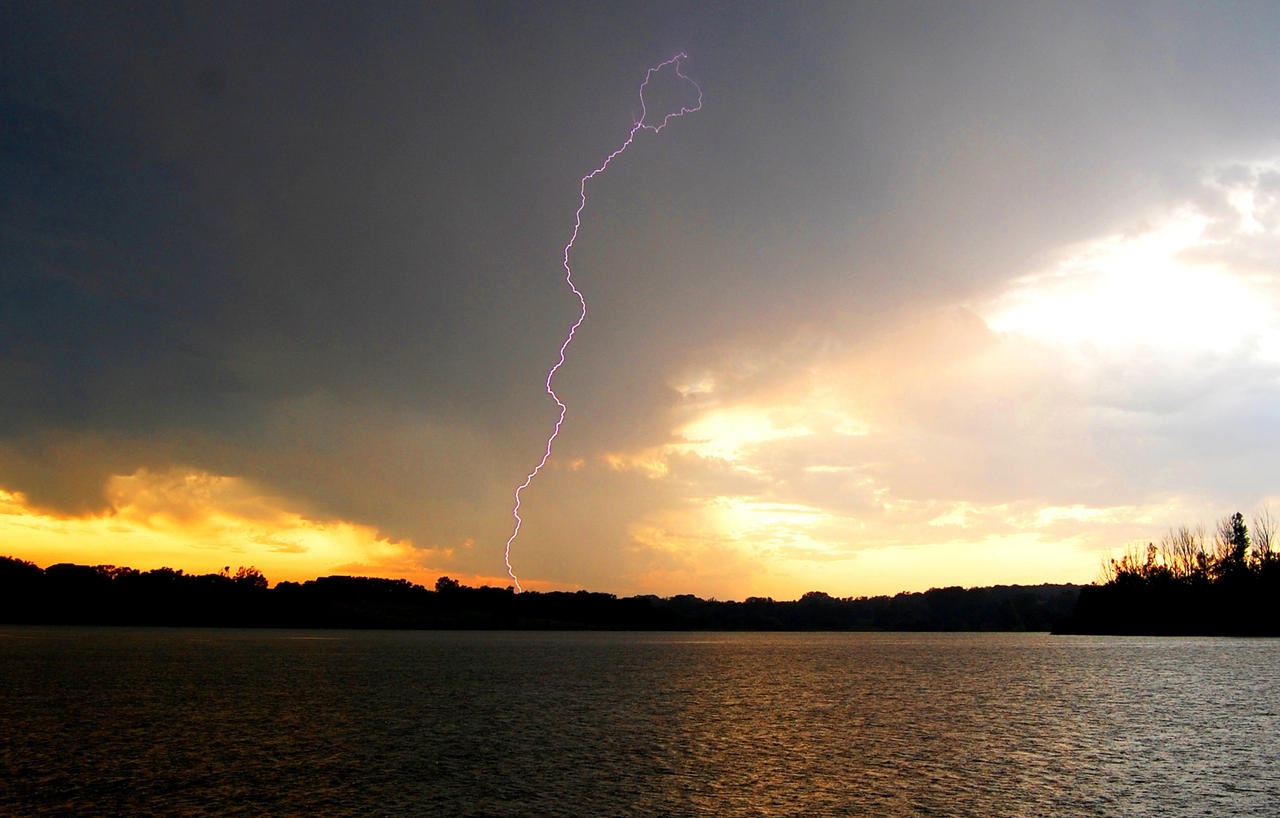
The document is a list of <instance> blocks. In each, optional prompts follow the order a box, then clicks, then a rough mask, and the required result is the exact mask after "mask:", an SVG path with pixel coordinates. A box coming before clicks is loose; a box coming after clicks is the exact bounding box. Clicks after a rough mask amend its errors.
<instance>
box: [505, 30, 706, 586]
mask: <svg viewBox="0 0 1280 818" xmlns="http://www.w3.org/2000/svg"><path fill="white" fill-rule="evenodd" d="M687 59H689V55H688V54H686V53H685V52H683V51H681V52H680V53H678V54H676V55H675V56H673V57H671V59H669V60H665V61H663V62H660V63H658V64H657V65H655V66H653V67H652V68H650V69H649V70H648V71H647V72H645V75H644V80H643V81H642V82H641V83H640V118H639V121H637V122H636V123H635V124H634V125H632V127H631V132H630V133H628V134H627V138H626V139H625V140H623V142H622V144H621V145H619V146H618V147H617V148H616V149H615V150H614V151H613V152H612V153H610V154H609V155H608V156H606V157H605V159H604V162H602V163H601V164H600V166H599V167H597V168H596V169H595V170H593V171H591V172H590V173H588V174H587V175H586V176H583V177H582V179H581V180H580V181H579V183H578V210H577V212H576V213H574V221H573V233H572V235H570V237H569V243H568V244H566V245H565V246H564V280H565V283H566V284H568V285H569V289H570V290H571V291H572V292H573V295H574V297H575V298H577V299H578V306H579V308H580V311H579V313H578V320H576V321H574V322H573V325H572V326H570V327H569V332H568V334H567V335H566V336H565V339H564V342H563V343H561V344H560V358H559V360H557V361H556V363H555V365H554V366H552V367H551V370H550V371H549V372H547V384H546V391H547V394H548V395H550V396H551V399H552V400H553V401H555V403H556V406H558V407H559V408H560V416H559V417H558V418H557V419H556V424H555V428H554V429H552V430H551V434H550V436H548V437H547V444H546V448H545V450H544V451H543V453H542V459H541V460H539V461H538V465H536V466H534V467H533V471H531V472H529V474H528V475H527V476H526V477H525V478H524V482H523V483H521V484H520V485H519V486H517V487H516V493H515V505H514V506H513V507H512V509H511V516H512V517H514V518H515V521H516V524H515V529H514V530H513V531H512V532H511V536H510V537H509V538H507V547H506V550H505V552H504V554H503V560H504V561H505V562H506V564H507V575H508V576H510V577H511V581H512V582H514V583H515V586H516V591H523V590H524V588H522V587H520V579H519V577H517V576H516V572H515V569H514V568H512V566H511V544H512V543H513V542H515V540H516V537H518V536H519V535H520V526H521V524H522V523H523V522H524V520H523V518H521V516H520V496H521V494H523V493H524V490H525V489H527V488H529V484H530V483H532V482H533V478H535V477H537V476H538V473H539V472H541V471H542V467H543V466H545V465H547V461H548V460H550V459H551V447H552V445H553V444H554V443H555V441H556V438H557V437H559V436H560V427H561V425H563V424H564V417H565V414H566V413H567V412H568V410H569V408H568V407H567V406H565V404H564V401H562V400H560V396H559V395H558V394H556V391H555V389H553V388H552V387H551V381H552V379H553V378H555V376H556V372H558V371H560V367H562V366H564V356H565V350H567V349H568V348H569V344H571V343H572V342H573V337H574V335H576V334H577V332H578V327H580V326H582V322H583V321H585V320H587V299H586V298H584V297H583V295H582V292H581V291H580V290H579V289H578V288H577V286H576V285H574V283H573V268H572V267H570V266H569V252H570V251H571V250H572V249H573V245H574V242H576V241H577V240H578V231H580V230H581V229H582V211H583V209H585V208H586V206H587V182H588V181H590V180H592V179H594V178H596V177H597V176H599V175H600V174H602V173H604V172H605V171H606V170H608V169H609V165H610V163H612V162H613V160H614V159H616V158H617V157H619V156H621V155H622V153H623V151H625V150H626V149H627V148H629V147H631V143H632V142H633V141H635V138H636V134H638V133H639V132H640V131H642V130H645V131H652V132H653V133H655V134H658V133H661V132H662V129H663V128H665V127H667V125H668V123H670V122H671V120H673V119H678V118H680V117H682V116H684V115H685V114H691V113H693V112H694V111H698V110H701V109H702V87H701V86H699V85H698V83H696V82H694V81H693V80H692V79H690V78H689V77H688V76H686V75H685V74H684V72H683V71H682V70H681V65H680V62H681V60H687ZM667 67H671V68H672V70H673V71H674V72H675V75H676V76H677V77H678V78H679V79H680V80H682V81H683V82H687V83H689V84H690V85H692V86H693V89H694V90H695V91H697V93H698V101H697V102H695V103H694V105H693V107H692V108H690V107H688V106H685V105H681V106H680V110H678V111H670V112H668V113H666V114H665V115H664V116H663V117H662V121H661V122H658V123H656V124H648V123H646V121H645V120H647V119H648V118H649V111H648V108H647V107H646V106H645V100H644V92H645V89H646V88H648V87H649V81H650V80H651V79H653V76H654V75H655V74H657V73H658V72H660V71H662V70H663V69H665V68H667Z"/></svg>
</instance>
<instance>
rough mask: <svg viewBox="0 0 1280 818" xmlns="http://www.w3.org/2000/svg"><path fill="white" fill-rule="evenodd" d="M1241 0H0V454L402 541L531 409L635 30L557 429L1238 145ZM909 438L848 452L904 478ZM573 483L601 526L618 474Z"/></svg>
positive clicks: (1258, 134) (513, 471)
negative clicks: (236, 492) (660, 103)
mask: <svg viewBox="0 0 1280 818" xmlns="http://www.w3.org/2000/svg"><path fill="white" fill-rule="evenodd" d="M1278 14H1280V12H1277V10H1276V9H1275V8H1274V7H1271V6H1268V5H1265V4H1258V5H1240V6H1234V7H1232V8H1231V10H1230V12H1224V11H1222V10H1220V9H1218V8H1216V7H1212V6H1197V5H1183V4H1164V3H1157V4H1129V5H1124V6H1121V7H1118V8H1116V7H1112V6H1111V5H1107V4H1098V5H1080V4H1069V5H1068V4H1019V5H1014V6H1010V5H1008V4H997V3H990V4H988V3H972V4H954V3H938V4H906V3H894V4H880V3H874V4H872V3H868V4H849V3H832V4H816V3H807V4H763V3H761V4H733V5H725V6H720V5H716V4H706V3H695V4H678V3H669V4H656V5H649V6H646V7H645V8H643V9H640V8H630V7H621V6H616V5H614V4H604V5H601V4H572V3H565V4H560V3H557V4H549V5H548V4H517V3H482V4H466V5H463V4H457V5H453V4H419V5H410V4H394V5H393V4H384V5H375V6H372V7H366V6H362V5H358V4H350V5H324V6H321V5H304V6H298V5H291V4H284V3H263V4H252V5H238V6H228V5H226V4H208V5H202V4H194V3H183V4H173V5H164V4H112V5H110V6H93V5H70V4H41V5H21V4H11V5H8V6H6V7H5V8H4V9H3V10H2V11H0V60H2V62H0V123H3V125H2V127H0V175H2V176H3V178H4V180H5V182H4V184H3V185H2V186H0V196H2V197H3V199H0V204H2V210H0V230H2V232H0V487H3V488H6V489H12V490H22V491H24V492H27V493H28V494H29V495H30V496H31V497H33V498H37V499H39V500H40V501H41V502H43V503H46V504H49V505H53V506H55V507H58V508H62V509H68V510H76V511H82V510H84V509H85V508H89V507H93V506H94V505H95V503H101V481H102V480H103V479H105V477H106V476H108V475H110V474H120V473H126V474H127V473H130V472H131V471H133V470H134V469H136V468H139V467H141V466H144V465H147V466H160V465H163V464H164V463H166V462H170V463H177V464H180V465H186V466H192V467H196V468H204V469H210V470H214V471H217V472H219V473H225V474H241V475H246V476H250V477H252V478H254V479H255V480H257V481H259V482H261V483H262V484H264V485H268V486H272V487H275V488H277V489H279V490H280V491H282V492H285V493H287V494H288V495H289V496H290V497H291V498H294V499H295V500H296V501H298V502H301V503H306V504H309V506H308V507H309V508H311V509H312V510H313V511H314V513H315V514H316V515H317V516H318V517H324V516H325V515H335V516H340V517H343V518H347V519H353V520H357V521H360V522H367V523H371V524H373V525H375V526H379V527H380V528H381V529H383V530H385V531H386V532H390V533H392V534H394V535H395V536H407V537H414V538H415V541H416V540H418V539H420V540H423V542H420V543H418V544H420V545H424V546H425V545H427V544H429V542H427V541H454V540H458V539H461V538H463V537H468V536H483V537H489V538H493V539H497V538H499V537H500V536H501V535H502V533H503V529H504V528H505V527H506V526H507V525H508V518H507V517H506V514H507V509H506V508H505V507H504V506H505V503H506V500H507V497H506V495H507V493H508V492H509V488H508V486H509V484H511V485H513V484H514V482H515V479H516V478H517V477H518V476H519V475H520V474H521V473H522V472H523V470H524V469H526V468H527V467H528V466H529V465H531V464H532V462H533V458H534V457H535V455H536V454H537V448H538V445H537V444H538V438H539V437H540V436H541V435H543V434H545V432H546V430H547V427H548V424H549V422H550V420H551V418H552V417H554V412H553V409H554V407H553V406H552V405H550V403H549V401H547V400H546V398H545V396H544V395H543V394H542V392H541V390H542V380H543V377H544V373H545V371H546V367H547V366H548V365H549V364H550V363H551V362H552V360H554V350H555V348H556V345H557V344H558V343H559V340H560V338H561V337H562V333H563V331H564V328H565V327H566V326H567V325H568V323H569V322H570V321H571V320H572V318H573V315H574V306H575V305H574V303H573V301H572V299H571V298H570V297H568V295H567V293H566V290H565V288H564V287H563V283H562V281H561V272H562V271H561V270H560V267H559V264H560V252H561V249H562V247H563V244H564V242H565V241H566V240H567V238H568V233H569V229H570V228H571V226H572V222H571V217H572V212H573V207H574V206H575V205H576V193H577V190H576V187H577V180H578V179H579V178H580V176H581V175H582V174H583V173H584V172H586V171H587V170H589V169H590V168H591V167H594V166H595V164H596V163H597V162H598V161H599V160H600V158H602V157H603V156H604V155H606V154H607V153H608V151H610V150H612V149H613V148H614V147H616V146H617V144H618V141H619V140H620V139H621V138H622V137H623V136H624V135H625V133H626V131H627V129H628V127H629V126H630V125H631V124H632V118H633V117H635V116H636V115H638V100H637V99H636V97H635V90H636V86H637V84H638V82H639V79H640V78H641V77H642V76H643V72H644V69H645V68H646V67H647V66H649V65H652V64H654V63H655V62H657V61H659V60H661V59H665V58H666V57H667V56H669V55H670V54H671V53H674V52H675V51H679V50H685V51H688V52H689V54H690V55H691V60H690V63H689V66H688V70H689V72H690V74H691V76H694V77H695V78H696V79H698V80H699V82H700V83H702V86H703V88H704V90H705V92H706V107H705V109H704V110H703V111H700V112H699V113H698V114H697V115H696V116H690V117H688V118H686V119H685V120H682V121H680V122H679V123H677V125H676V126H673V127H672V129H671V131H670V132H668V133H665V134H663V136H662V137H661V138H659V139H650V138H648V137H649V136H651V135H647V134H642V136H644V137H646V138H644V139H640V140H638V141H637V144H636V145H635V146H634V149H633V151H631V152H629V153H628V155H627V157H626V160H627V161H625V162H622V163H620V164H619V165H618V166H617V167H616V168H615V169H612V170H611V171H610V173H609V175H608V176H607V177H605V178H602V179H600V180H598V181H597V182H594V183H592V187H591V189H590V193H591V196H592V198H591V203H590V206H589V208H588V210H587V211H586V213H585V216H584V219H585V221H584V231H583V235H582V240H581V243H580V244H579V246H578V250H577V252H576V254H575V257H574V262H575V272H576V274H577V276H578V279H579V281H580V283H581V285H582V287H583V289H584V291H585V292H587V295H588V300H589V303H590V310H589V316H588V320H587V323H586V324H585V325H584V326H583V328H582V332H581V334H580V336H579V339H578V342H577V345H576V346H575V347H573V348H572V350H571V352H570V363H571V365H570V366H568V367H566V369H564V370H563V371H562V376H561V378H562V380H561V383H562V384H563V389H564V394H565V395H566V396H567V397H569V398H570V399H571V400H570V403H571V407H572V408H571V414H570V419H571V425H570V426H569V427H567V428H566V432H565V436H564V438H563V439H562V440H561V445H562V447H563V448H562V451H563V454H564V456H565V457H566V458H568V459H572V458H573V457H574V456H581V457H588V456H591V455H593V454H599V453H600V452H601V451H615V450H618V451H621V450H634V449H638V448H643V447H647V446H659V445H661V444H664V443H668V442H670V441H671V439H672V429H673V428H674V427H675V426H676V425H678V423H679V422H680V421H681V418H682V415H681V402H680V400H681V399H680V397H679V394H678V393H677V392H676V391H675V390H674V389H673V388H672V387H673V383H672V381H673V380H674V379H676V378H677V377H678V376H679V374H680V373H684V372H689V373H696V372H698V371H700V370H704V369H714V370H716V372H717V374H718V375H719V376H720V386H721V389H722V392H721V393H720V394H719V399H721V400H729V399H730V398H732V397H735V396H737V397H744V396H749V395H752V394H756V395H766V394H771V393H772V394H776V392H777V390H779V389H780V388H781V386H782V385H785V384H786V383H788V379H789V378H792V377H793V376H794V373H795V371H796V370H798V369H803V368H804V367H805V366H807V365H808V364H809V363H811V362H812V361H814V360H819V361H821V360H822V358H823V356H824V355H825V356H827V357H828V358H829V357H833V356H835V355H838V354H840V353H841V352H842V351H843V352H849V351H850V350H855V351H856V350H857V349H858V348H859V346H858V345H859V343H860V339H862V338H864V337H865V336H867V335H869V334H872V333H874V332H878V331H880V330H882V329H883V328H884V326H885V325H887V324H892V323H894V322H895V321H897V320H899V318H900V316H902V315H903V314H909V313H911V312H912V311H913V310H917V309H921V308H927V307H930V306H934V305H946V304H951V303H954V302H956V301H962V300H964V299H966V298H970V297H977V296H979V295H981V294H982V293H986V292H991V291H995V290H998V289H1000V288H1001V287H1002V286H1003V285H1004V283H1005V282H1007V281H1008V280H1009V279H1010V278H1011V277H1014V276H1017V275H1022V274H1024V273H1025V272H1026V269H1027V266H1028V265H1029V264H1032V263H1033V262H1036V261H1037V260H1038V259H1039V258H1040V257H1041V255H1042V254H1043V253H1044V252H1045V251H1046V249H1047V248H1053V247H1058V246H1061V245H1062V244H1064V243H1068V242H1072V241H1078V240H1082V239H1085V238H1090V237H1093V236H1097V235H1100V234H1104V233H1107V232H1108V231H1111V230H1114V229H1116V228H1117V225H1121V224H1123V223H1124V220H1125V219H1127V218H1129V214H1131V213H1132V212H1134V211H1135V210H1140V209H1141V208H1142V207H1143V206H1145V205H1147V204H1150V203H1153V202H1163V201H1167V200H1169V199H1176V198H1178V197H1182V196H1186V197H1191V196H1194V195H1196V194H1197V192H1198V191H1199V189H1200V188H1199V186H1200V179H1199V176H1198V174H1199V172H1200V171H1201V170H1202V166H1203V165H1204V164H1205V163H1211V162H1216V161H1220V160H1231V161H1239V160H1244V159H1248V158H1250V157H1254V156H1258V155H1261V154H1262V153H1263V152H1265V151H1267V150H1270V149H1271V148H1272V147H1273V146H1274V144H1275V143H1274V135H1275V133H1277V132H1278V128H1277V126H1278V125H1280V122H1278V121H1277V120H1278V119H1280V112H1278V109H1277V108H1276V106H1275V105H1273V104H1271V102H1272V98H1271V92H1272V90H1273V81H1274V80H1273V78H1274V76H1275V75H1276V70H1277V68H1280V65H1277V62H1278V60H1277V57H1276V53H1275V49H1274V42H1273V39H1274V38H1273V36H1272V35H1273V33H1274V31H1275V30H1276V28H1277V27H1276V23H1277V19H1276V17H1277V15H1278ZM748 364H750V365H751V366H748ZM753 367H754V368H753ZM739 369H740V370H742V371H744V372H745V371H746V370H748V369H750V370H751V371H750V373H749V374H746V375H743V376H742V378H741V379H740V380H739V381H738V382H734V381H733V378H732V377H731V373H732V372H734V371H737V370H739ZM1017 397H1018V396H1017V395H1016V394H1013V395H1012V396H1010V397H1009V399H1010V400H1015V399H1016V398H1017ZM921 403H922V406H923V408H922V409H921V410H920V411H921V413H922V417H928V418H929V423H931V424H933V425H934V426H935V427H941V426H946V425H947V423H948V422H949V421H948V417H947V413H948V412H950V413H952V414H956V413H961V412H963V411H967V409H965V408H964V407H957V406H956V405H955V404H952V405H950V406H946V405H941V404H929V403H928V402H927V401H923V400H922V401H921ZM929 413H935V414H936V417H935V416H934V415H930V414H929ZM973 414H974V415H975V416H977V415H980V414H981V412H980V411H978V410H973ZM923 424H924V421H922V425H923ZM1060 443H1061V440H1060V438H1058V437H1052V436H1051V437H1050V438H1047V439H1046V442H1044V443H1043V445H1042V447H1041V448H1040V449H1037V450H1035V451H1034V452H1032V453H1028V454H1027V457H1028V458H1030V457H1031V456H1032V455H1033V454H1034V455H1035V456H1039V457H1049V456H1053V455H1054V453H1055V452H1057V451H1058V448H1056V447H1058V446H1059V444H1060ZM848 445H850V446H851V447H852V446H854V445H855V443H849V444H848ZM856 445H858V446H861V445H864V443H863V442H858V443H856ZM865 445H866V446H868V447H871V446H873V445H875V446H880V447H881V448H880V449H877V450H875V451H872V452H869V453H868V455H867V457H868V458H870V457H874V458H876V459H877V462H881V461H890V460H892V456H891V455H892V451H893V443H892V442H885V441H881V442H879V443H877V444H871V443H865ZM930 445H933V444H930ZM937 445H940V446H945V445H946V443H945V441H941V440H939V441H937ZM959 445H961V448H963V449H966V450H969V449H973V450H977V449H980V448H981V446H982V444H981V443H979V442H976V439H975V440H970V441H969V442H968V443H964V444H959ZM796 456H797V457H800V455H796ZM959 459H961V458H960V457H957V460H959ZM803 462H804V461H803V459H801V460H798V461H796V463H795V464H793V466H794V467H796V468H798V467H801V464H802V463H803ZM912 462H913V461H911V460H910V458H909V457H905V456H904V457H903V458H902V459H900V460H899V461H897V462H896V465H885V466H883V469H884V470H885V471H886V472H892V473H893V475H894V477H895V479H897V480H899V481H900V482H901V483H903V484H910V483H912V482H917V483H920V484H921V489H920V490H921V491H922V492H924V491H925V488H924V484H927V483H928V482H929V478H928V477H927V476H926V475H924V474H923V473H919V474H918V475H917V476H916V477H914V478H911V477H909V476H908V475H907V474H906V473H905V471H903V470H906V469H908V466H910V465H911V463H912ZM997 465H1000V466H1001V467H1005V468H1013V467H1021V466H1022V465H1024V464H1023V463H1022V462H1021V461H1019V462H1017V463H1012V464H1009V463H1006V464H997ZM691 468H692V467H691ZM779 468H780V469H781V468H783V467H782V466H779ZM722 477H723V476H722ZM583 479H586V478H585V477H584V478H583ZM627 479H628V480H630V479H631V478H630V477H628V478H627ZM700 479H701V478H700ZM724 479H725V480H728V479H729V478H724ZM733 479H735V480H740V479H741V478H740V477H739V478H733ZM937 479H938V480H944V479H945V477H944V476H938V477H937ZM806 480H808V481H809V482H805V481H806ZM707 481H708V482H715V478H707ZM569 482H570V483H571V482H572V481H569ZM691 482H692V481H691ZM794 483H795V485H799V486H802V487H803V486H806V485H807V486H809V488H807V489H804V488H802V489H798V490H797V491H796V493H795V494H789V493H787V492H785V491H784V492H783V495H785V496H786V497H793V496H796V497H798V496H802V495H804V496H808V493H809V492H810V491H817V489H816V488H815V487H813V486H812V485H810V484H811V483H812V478H801V477H798V476H797V477H795V479H794ZM567 484H568V483H567ZM726 484H727V483H726ZM637 485H640V486H647V484H644V483H643V482H637ZM597 488H598V491H599V492H601V493H603V492H604V491H605V489H604V488H601V487H597ZM686 488H688V486H686ZM628 490H629V491H635V492H637V493H638V495H637V496H638V497H644V498H647V499H645V501H644V502H646V503H649V504H650V505H656V504H659V503H662V502H674V500H673V497H674V495H673V494H672V492H673V491H674V490H673V489H663V490H661V491H659V490H658V489H657V488H655V487H653V486H647V488H646V489H645V491H641V490H640V489H639V488H635V487H632V488H631V489H628ZM699 491H702V488H700V487H699V488H698V489H697V490H696V491H695V492H694V493H697V492H699ZM823 491H825V490H823ZM1046 491H1048V489H1046ZM708 492H710V489H708ZM992 492H993V493H998V492H995V489H992ZM819 493H820V494H821V493H823V492H822V491H820V492H819ZM599 502H601V503H604V504H605V505H607V506H608V507H609V508H610V509H612V510H611V511H609V512H608V514H607V515H605V516H608V517H609V519H607V520H605V519H602V520H600V521H599V522H598V527H599V528H600V529H601V530H606V529H607V530H608V531H610V532H613V534H612V535H611V536H623V535H622V534H619V533H618V532H621V531H624V530H625V528H626V526H625V524H624V522H625V521H624V520H623V517H622V515H624V514H625V513H626V509H625V508H624V507H625V506H626V505H627V504H626V503H625V502H623V501H621V500H618V501H616V502H611V503H610V502H606V501H605V499H603V498H602V499H600V501H599ZM831 502H832V503H835V504H838V502H839V500H838V498H836V497H832V498H831ZM848 502H849V503H850V504H851V505H853V506H856V507H862V506H863V505H865V503H866V500H865V498H854V499H852V500H849V501H848ZM614 506H617V508H616V509H615V508H614ZM601 513H602V514H603V513H604V512H601ZM486 515H488V516H486ZM583 548H584V549H585V546H583ZM477 564H479V562H478V563H477ZM606 575H607V571H606V570H605V569H604V568H601V569H600V570H599V576H601V577H605V576H606Z"/></svg>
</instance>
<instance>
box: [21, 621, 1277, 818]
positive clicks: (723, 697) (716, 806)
mask: <svg viewBox="0 0 1280 818" xmlns="http://www.w3.org/2000/svg"><path fill="white" fill-rule="evenodd" d="M1278 712H1280V642H1277V641H1276V640H1231V639H1141V638H1100V637H1051V636H1047V635H1038V634H1030V635H1023V634H687V633H682V634H638V633H585V634H584V633H453V632H352V631H336V632H335V631H329V632H306V633H299V632H284V631H233V630H212V631H191V630H147V629H89V628H84V629H77V628H14V627H7V628H6V627H0V814H19V815H41V814H147V813H153V814H194V815H203V814H209V815H213V814H217V815H226V814H244V815H260V814H298V815H305V814H325V815H450V816H452V815H592V816H596V815H887V816H899V815H903V816H905V815H975V816H1000V815H1009V816H1014V815H1018V816H1022V815H1063V816H1071V815H1153V816H1154V815H1161V816H1164V815H1175V816H1176V815H1276V814H1280V813H1278V812H1277V811H1278V810H1280V741H1278V735H1277V727H1278V726H1280V725H1278V724H1277V713H1278Z"/></svg>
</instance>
